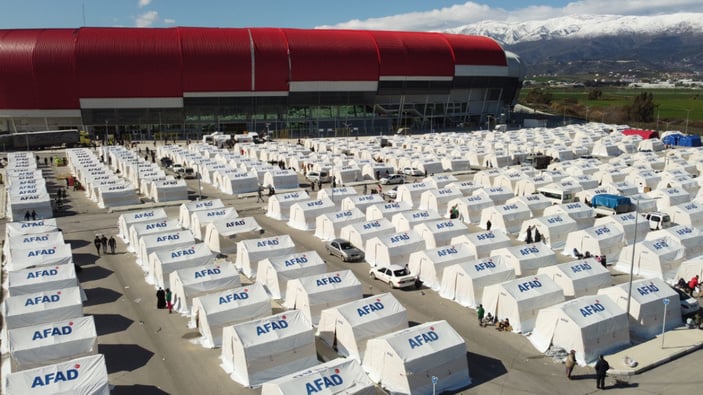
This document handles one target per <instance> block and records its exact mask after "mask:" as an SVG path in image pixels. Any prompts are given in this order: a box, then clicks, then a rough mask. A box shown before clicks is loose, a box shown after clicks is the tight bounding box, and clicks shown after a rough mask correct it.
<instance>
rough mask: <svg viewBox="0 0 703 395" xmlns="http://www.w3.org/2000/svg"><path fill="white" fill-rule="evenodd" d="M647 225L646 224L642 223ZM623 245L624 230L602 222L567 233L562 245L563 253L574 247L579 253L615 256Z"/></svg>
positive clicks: (565, 253) (570, 252)
mask: <svg viewBox="0 0 703 395" xmlns="http://www.w3.org/2000/svg"><path fill="white" fill-rule="evenodd" d="M644 225H645V226H647V225H646V224H644ZM624 246H625V232H623V231H622V230H621V229H620V228H618V227H617V226H616V225H615V224H613V223H609V224H602V225H596V226H593V227H590V228H586V229H581V230H577V231H575V232H572V233H569V236H568V237H567V238H566V244H565V245H564V255H572V253H573V251H574V249H576V251H578V252H579V253H581V254H585V253H586V252H589V253H590V255H592V256H600V255H605V256H606V259H607V257H613V258H615V257H617V256H618V254H620V251H621V250H622V248H623V247H624Z"/></svg>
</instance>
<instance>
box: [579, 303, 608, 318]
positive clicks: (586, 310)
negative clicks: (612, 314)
mask: <svg viewBox="0 0 703 395" xmlns="http://www.w3.org/2000/svg"><path fill="white" fill-rule="evenodd" d="M579 311H580V312H581V315H582V316H584V317H588V316H589V315H593V314H595V313H598V312H601V311H605V307H604V306H603V305H602V304H600V303H598V301H597V300H596V303H594V304H589V305H586V306H584V307H582V308H580V309H579Z"/></svg>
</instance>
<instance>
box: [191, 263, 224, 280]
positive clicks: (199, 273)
mask: <svg viewBox="0 0 703 395" xmlns="http://www.w3.org/2000/svg"><path fill="white" fill-rule="evenodd" d="M216 274H222V270H220V267H219V266H218V267H216V268H213V269H203V270H198V271H197V272H195V278H204V277H207V276H214V275H216Z"/></svg>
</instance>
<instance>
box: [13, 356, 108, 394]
mask: <svg viewBox="0 0 703 395" xmlns="http://www.w3.org/2000/svg"><path fill="white" fill-rule="evenodd" d="M7 393H8V394H23V395H24V394H26V395H52V394H56V395H59V394H62V395H63V394H76V395H109V394H110V384H109V383H108V379H107V366H106V365H105V356H104V355H102V354H97V355H90V356H87V357H81V358H76V359H72V360H70V361H66V362H60V363H57V364H53V365H47V366H43V367H41V368H35V369H30V370H25V371H22V372H17V373H11V374H10V375H8V376H7Z"/></svg>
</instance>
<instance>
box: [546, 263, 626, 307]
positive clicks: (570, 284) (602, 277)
mask: <svg viewBox="0 0 703 395" xmlns="http://www.w3.org/2000/svg"><path fill="white" fill-rule="evenodd" d="M537 274H545V275H547V276H549V278H551V279H552V280H554V282H555V283H557V285H558V286H560V287H561V289H563V290H564V296H566V297H569V298H570V297H577V298H578V297H581V296H584V295H595V294H596V292H598V290H599V289H601V288H604V287H606V286H610V284H611V282H612V280H611V279H610V272H609V271H608V269H606V268H605V267H603V265H601V264H600V263H598V262H597V261H596V260H595V258H587V259H583V260H578V261H571V262H566V263H561V264H559V265H552V266H547V267H541V268H539V269H538V270H537Z"/></svg>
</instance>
